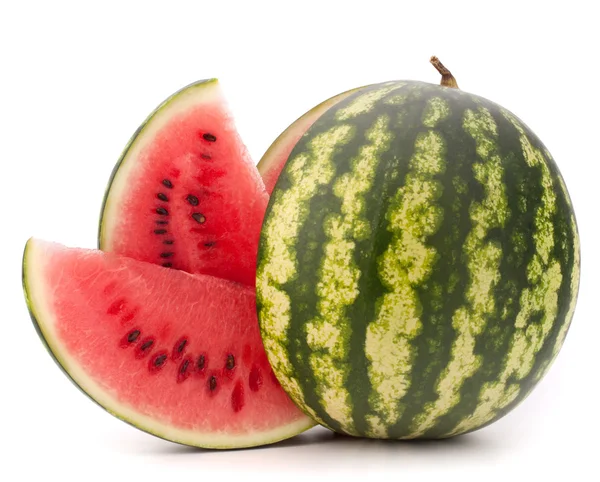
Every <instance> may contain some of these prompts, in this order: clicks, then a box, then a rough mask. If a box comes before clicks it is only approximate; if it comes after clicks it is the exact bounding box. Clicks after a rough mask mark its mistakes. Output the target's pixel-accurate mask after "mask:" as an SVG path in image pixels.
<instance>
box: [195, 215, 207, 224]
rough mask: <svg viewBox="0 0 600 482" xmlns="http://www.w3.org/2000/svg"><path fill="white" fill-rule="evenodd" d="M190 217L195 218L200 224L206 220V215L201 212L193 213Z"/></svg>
mask: <svg viewBox="0 0 600 482" xmlns="http://www.w3.org/2000/svg"><path fill="white" fill-rule="evenodd" d="M192 217H193V218H194V219H195V220H196V222H198V223H200V224H204V222H205V221H206V217H205V216H204V214H202V213H193V214H192Z"/></svg>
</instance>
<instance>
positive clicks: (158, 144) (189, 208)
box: [98, 79, 269, 285]
mask: <svg viewBox="0 0 600 482" xmlns="http://www.w3.org/2000/svg"><path fill="white" fill-rule="evenodd" d="M268 201H269V196H268V193H267V192H266V191H265V186H264V184H263V181H262V180H261V177H260V175H259V173H258V171H257V169H256V166H255V165H254V163H253V161H252V159H251V157H250V154H249V153H248V150H247V149H246V147H245V145H244V144H243V142H242V140H241V138H240V135H239V134H238V132H237V130H236V127H235V125H234V121H233V117H232V115H231V113H230V110H229V108H228V105H227V102H226V100H225V97H224V95H223V92H222V90H221V87H220V84H219V82H218V81H217V80H216V79H209V80H203V81H199V82H195V83H193V84H191V85H189V86H187V87H184V88H183V89H181V90H179V91H178V92H176V93H175V94H173V95H172V96H170V97H169V98H168V99H166V100H165V101H164V102H163V103H161V104H160V105H159V106H158V107H157V108H156V109H155V110H154V111H153V112H152V113H151V114H150V115H149V116H148V117H147V119H146V120H145V121H144V122H143V123H142V125H141V126H140V127H139V128H138V129H137V131H136V132H135V134H134V135H133V136H132V138H131V139H130V141H129V143H128V144H127V146H126V147H125V149H124V152H123V154H122V155H121V158H120V159H119V160H118V162H117V164H116V166H115V168H114V170H113V173H112V176H111V179H110V182H109V185H108V188H107V190H106V194H105V199H104V203H103V206H102V212H101V218H100V228H99V236H98V238H99V241H98V243H99V248H100V249H102V250H103V251H107V252H112V253H117V254H121V255H123V256H128V257H131V258H134V259H137V260H140V261H147V262H150V263H155V264H159V265H162V266H164V267H167V268H174V269H179V270H182V271H187V272H188V273H204V274H210V275H213V276H217V277H220V278H225V279H230V280H233V281H238V282H240V283H244V284H248V285H254V284H255V273H256V255H257V252H258V240H259V237H260V228H261V223H262V218H263V215H264V213H265V210H266V207H267V203H268Z"/></svg>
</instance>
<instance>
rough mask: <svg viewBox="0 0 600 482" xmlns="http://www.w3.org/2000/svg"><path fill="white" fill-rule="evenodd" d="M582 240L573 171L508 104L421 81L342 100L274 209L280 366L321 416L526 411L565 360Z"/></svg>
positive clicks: (377, 429)
mask: <svg viewBox="0 0 600 482" xmlns="http://www.w3.org/2000/svg"><path fill="white" fill-rule="evenodd" d="M579 267H580V248H579V236H578V230H577V222H576V219H575V214H574V210H573V206H572V204H571V200H570V197H569V194H568V191H567V188H566V186H565V182H564V180H563V178H562V177H561V174H560V172H559V169H558V167H557V165H556V163H555V161H554V160H553V158H552V157H551V155H550V153H549V152H548V150H547V149H546V147H545V146H544V145H543V143H542V142H541V140H540V139H539V138H538V137H537V136H536V135H535V133H533V132H532V131H531V130H530V129H529V128H528V127H527V126H526V125H525V124H524V123H523V122H522V121H521V120H520V119H518V118H517V117H516V116H515V115H514V114H512V113H511V112H509V111H508V110H506V109H504V108H503V107H501V106H499V105H497V104H495V103H493V102H490V101H489V100H486V99H484V98H481V97H478V96H476V95H473V94H470V93H467V92H463V91H460V90H458V89H452V88H447V87H442V86H437V85H432V84H428V83H423V82H417V81H397V82H387V83H382V84H376V85H371V86H367V87H364V88H362V89H359V90H357V91H356V92H355V93H353V94H352V95H350V96H348V97H347V98H345V99H344V100H342V101H340V102H339V103H337V104H336V105H335V106H333V107H331V108H330V109H328V110H327V111H326V112H325V113H324V114H323V115H322V116H321V117H320V118H319V119H318V120H316V121H315V122H314V123H313V124H312V126H311V127H310V128H309V129H308V131H307V132H306V134H305V135H304V136H302V137H301V138H300V140H299V141H298V143H297V144H296V145H295V147H294V148H293V149H292V151H291V153H290V155H289V157H288V159H287V162H286V165H285V167H284V168H283V170H282V173H281V175H280V177H279V178H278V180H277V183H276V185H275V188H274V191H273V194H272V196H271V199H270V202H269V205H268V208H267V212H266V215H265V218H264V223H263V229H262V234H261V240H260V248H259V257H258V265H257V305H258V306H257V309H258V314H259V321H260V326H261V332H262V336H263V342H264V345H265V348H266V351H267V354H268V356H269V360H270V363H271V365H272V366H273V368H274V371H275V373H276V374H277V377H278V379H279V381H280V382H281V384H282V386H283V387H284V389H285V390H286V391H287V393H288V394H289V395H290V396H291V397H292V398H293V400H294V401H295V402H296V403H297V404H298V406H300V407H301V408H302V409H303V410H304V411H305V412H306V413H307V414H308V415H310V416H311V417H313V418H314V419H315V420H316V421H317V422H319V423H320V424H322V425H324V426H326V427H328V428H330V429H332V430H334V431H336V432H341V433H345V434H348V435H354V436H365V437H373V438H394V439H412V438H447V437H452V436H455V435H459V434H463V433H468V432H471V431H474V430H477V429H479V428H481V427H484V426H486V425H489V424H490V423H493V422H494V421H496V420H498V419H499V418H501V417H502V416H504V415H505V414H507V413H508V412H510V411H511V410H512V409H513V408H515V407H516V406H517V405H518V404H519V403H520V402H521V401H522V400H523V399H524V398H525V397H526V396H527V395H528V394H529V393H530V392H531V390H532V389H533V388H534V387H535V386H536V384H537V383H538V382H539V381H540V379H541V378H542V377H543V376H544V375H545V373H546V372H547V371H548V369H549V367H550V366H551V364H552V362H553V360H554V359H555V357H556V356H557V354H558V353H559V350H560V348H561V346H562V345H563V342H564V340H565V337H566V335H567V332H568V329H569V326H570V323H571V320H572V318H573V314H574V311H575V306H576V301H577V294H578V289H579Z"/></svg>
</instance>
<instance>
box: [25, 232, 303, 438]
mask: <svg viewBox="0 0 600 482" xmlns="http://www.w3.org/2000/svg"><path fill="white" fill-rule="evenodd" d="M23 287H24V291H25V296H26V300H27V305H28V307H29V310H30V314H31V317H32V319H33V321H34V324H35V326H36V328H37V330H38V333H39V335H40V337H41V338H42V340H43V341H44V343H45V344H46V346H47V348H48V349H49V351H50V353H51V354H52V355H53V357H54V358H55V360H56V361H57V362H58V364H59V366H61V367H62V369H63V370H64V372H65V373H66V374H67V375H68V376H69V377H70V378H71V379H72V381H73V382H74V383H75V384H76V385H78V386H79V387H80V388H81V389H82V390H83V391H84V392H85V393H86V394H88V395H89V396H90V397H91V398H92V399H93V400H95V401H96V402H97V403H98V404H100V405H101V406H102V407H104V408H105V409H106V410H107V411H109V412H110V413H112V414H113V415H115V416H117V417H119V418H121V419H123V420H125V421H127V422H129V423H130V424H132V425H134V426H136V427H138V428H140V429H142V430H144V431H146V432H149V433H152V434H155V435H157V436H159V437H162V438H165V439H168V440H171V441H175V442H179V443H183V444H187V445H194V446H200V447H210V448H233V447H236V448H237V447H249V446H256V445H262V444H267V443H272V442H276V441H278V440H282V439H285V438H288V437H290V436H293V435H295V434H298V433H300V432H302V431H304V430H306V429H308V428H310V427H312V426H313V425H314V422H312V421H311V420H310V419H309V418H307V417H306V416H305V415H303V414H302V413H301V412H300V410H299V409H298V408H296V406H295V405H294V404H293V403H292V401H291V400H290V399H289V398H288V396H287V395H286V394H285V393H284V391H283V390H282V388H281V387H280V385H279V383H278V382H277V379H276V378H275V376H274V375H273V372H272V371H271V368H270V365H269V362H268V360H267V358H266V355H265V352H264V350H263V347H262V342H261V339H260V333H259V327H258V322H257V318H256V306H255V294H254V288H252V287H249V286H244V285H241V284H240V283H236V282H232V281H228V280H224V279H220V278H217V277H213V276H207V275H199V274H197V275H190V274H188V273H185V272H182V271H178V270H169V269H165V268H162V267H160V266H156V265H155V264H150V263H146V262H140V261H137V260H133V259H131V258H127V257H123V256H119V255H115V254H111V253H104V252H102V251H98V250H88V249H79V248H67V247H65V246H62V245H60V244H56V243H49V242H45V241H41V240H36V239H30V240H29V241H28V243H27V245H26V248H25V252H24V257H23Z"/></svg>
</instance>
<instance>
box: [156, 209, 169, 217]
mask: <svg viewBox="0 0 600 482" xmlns="http://www.w3.org/2000/svg"><path fill="white" fill-rule="evenodd" d="M156 213H157V214H162V215H163V216H168V215H169V211H167V210H166V209H165V208H156Z"/></svg>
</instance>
